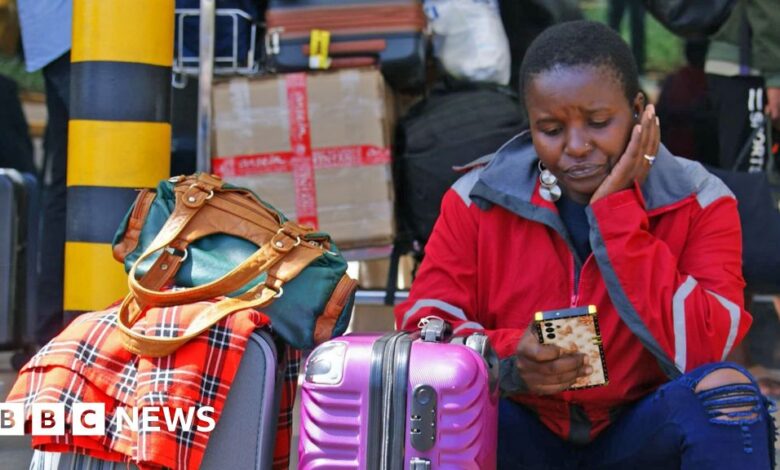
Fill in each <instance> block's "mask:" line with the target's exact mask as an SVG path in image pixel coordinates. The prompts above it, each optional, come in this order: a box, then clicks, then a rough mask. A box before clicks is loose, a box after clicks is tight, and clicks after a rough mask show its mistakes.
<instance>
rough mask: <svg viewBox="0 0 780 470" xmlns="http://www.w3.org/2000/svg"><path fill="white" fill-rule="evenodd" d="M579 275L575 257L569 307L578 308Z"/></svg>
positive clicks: (572, 261)
mask: <svg viewBox="0 0 780 470" xmlns="http://www.w3.org/2000/svg"><path fill="white" fill-rule="evenodd" d="M579 277H580V276H579V275H578V273H577V263H576V262H575V261H574V255H572V256H571V303H570V304H569V307H576V306H577V300H578V297H579V290H580V289H579V287H580V286H579V279H578V278H579Z"/></svg>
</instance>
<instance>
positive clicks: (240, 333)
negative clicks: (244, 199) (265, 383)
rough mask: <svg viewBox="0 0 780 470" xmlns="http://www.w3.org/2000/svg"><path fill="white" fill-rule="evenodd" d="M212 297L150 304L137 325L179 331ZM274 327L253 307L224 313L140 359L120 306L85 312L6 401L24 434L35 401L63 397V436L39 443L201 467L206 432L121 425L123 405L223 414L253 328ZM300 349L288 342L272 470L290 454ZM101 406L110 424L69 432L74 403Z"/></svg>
mask: <svg viewBox="0 0 780 470" xmlns="http://www.w3.org/2000/svg"><path fill="white" fill-rule="evenodd" d="M209 303H210V302H200V303H196V304H191V305H186V306H183V307H167V308H153V309H149V310H148V311H147V312H146V313H145V315H144V317H143V318H142V319H141V320H139V321H138V322H137V323H136V325H135V326H134V329H135V330H137V331H141V332H144V333H145V334H147V335H156V336H169V337H170V336H178V335H180V334H181V333H182V332H183V331H184V330H185V329H186V327H187V325H188V324H189V321H190V320H191V319H192V318H194V316H195V314H197V312H199V311H200V310H202V309H203V308H205V307H206V306H208V304H209ZM267 324H268V318H267V317H266V316H265V315H263V314H262V313H259V312H257V311H255V310H243V311H240V312H237V313H235V314H232V315H230V316H228V317H227V318H225V319H223V320H222V321H220V322H219V323H217V324H216V325H215V326H214V327H212V328H211V329H209V330H208V331H207V332H205V333H203V334H201V335H200V336H198V337H197V338H195V339H193V340H192V341H190V342H188V343H187V344H185V345H184V346H182V347H181V348H180V349H178V350H177V351H176V352H175V353H174V354H172V355H170V356H167V357H162V358H148V357H139V356H136V355H134V354H131V353H129V352H128V351H126V350H125V349H124V348H123V347H122V343H121V339H120V333H119V331H118V330H117V328H116V308H110V309H108V310H105V311H100V312H93V313H87V314H84V315H81V316H79V317H78V318H77V319H76V320H74V321H73V322H72V323H71V324H70V325H69V326H68V327H67V328H66V329H65V330H64V331H63V332H62V333H61V334H60V335H59V336H57V337H56V338H55V339H53V340H52V341H51V342H50V343H49V344H47V345H46V346H44V347H43V348H42V349H41V350H40V351H39V352H38V353H37V354H36V355H35V356H34V357H33V358H32V359H31V360H30V361H29V362H28V363H27V364H26V365H25V366H24V368H22V370H21V371H20V373H19V376H18V378H17V380H16V383H15V384H14V386H13V388H12V389H11V392H10V394H9V395H8V398H7V399H6V401H7V402H17V403H18V402H22V403H24V404H25V411H26V417H27V421H26V431H27V432H30V430H31V427H30V426H31V421H30V417H31V407H30V405H32V404H33V403H64V405H65V414H66V432H65V435H62V436H33V438H32V445H33V447H34V448H36V449H39V450H44V451H52V452H78V453H82V454H87V455H91V456H93V457H97V458H101V459H105V460H114V461H124V462H133V463H135V464H137V465H138V466H139V468H141V469H142V470H143V469H157V468H161V467H164V468H172V469H197V468H198V467H199V466H200V462H201V460H202V459H203V455H204V452H205V449H206V445H207V443H208V439H209V433H208V432H201V431H198V430H197V429H196V428H194V427H193V428H191V429H190V430H184V429H181V427H178V428H177V429H176V432H169V431H168V429H167V427H166V426H165V424H164V423H165V421H164V418H163V417H160V423H163V424H161V425H160V426H159V427H160V430H148V429H139V430H138V431H133V430H132V429H131V427H129V426H123V427H122V428H121V429H119V428H118V426H117V425H116V424H117V421H116V420H115V415H116V413H117V409H118V408H119V407H125V408H126V409H128V408H130V409H132V407H138V408H139V409H141V410H142V409H143V407H147V406H149V407H169V408H171V409H182V410H183V411H184V412H187V410H189V409H190V407H197V408H200V407H206V406H210V407H213V408H214V413H213V414H212V416H213V418H214V419H215V420H216V421H218V420H219V415H220V414H221V412H222V409H223V405H224V402H225V398H226V397H227V393H228V390H229V389H230V385H231V383H232V382H233V378H234V376H235V373H236V371H237V370H238V366H239V363H240V360H241V356H242V353H243V352H244V349H245V348H246V342H247V338H248V337H249V335H250V334H251V333H252V331H254V330H255V329H257V328H258V327H262V326H265V325H267ZM299 363H300V353H299V352H297V351H294V350H292V349H291V348H288V368H287V371H286V374H285V384H284V385H283V387H282V390H283V392H282V397H281V413H280V416H279V423H278V428H277V442H276V451H275V453H274V469H285V468H287V466H288V461H289V449H290V434H291V424H292V406H293V402H294V400H295V391H296V387H297V378H298V366H299ZM79 402H81V403H102V404H103V405H104V406H105V418H106V420H105V422H106V431H105V435H102V436H74V435H72V433H71V432H69V430H70V428H71V427H70V423H71V417H72V416H71V412H72V405H73V404H74V403H79Z"/></svg>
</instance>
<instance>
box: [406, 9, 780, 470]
mask: <svg viewBox="0 0 780 470" xmlns="http://www.w3.org/2000/svg"><path fill="white" fill-rule="evenodd" d="M521 80H522V90H521V91H522V92H523V96H524V102H525V107H526V110H527V112H528V117H529V121H530V130H529V131H528V132H525V133H523V134H520V135H519V136H517V137H515V138H514V139H513V140H511V141H510V142H508V143H506V144H505V145H504V146H503V147H502V148H501V149H499V150H498V151H497V152H496V153H495V154H494V156H493V157H492V159H490V163H489V164H487V165H486V166H484V167H477V168H475V169H473V170H471V171H470V172H469V173H467V174H466V175H464V176H463V177H462V178H461V179H460V180H458V181H457V182H456V183H455V184H454V185H453V187H452V188H451V189H450V190H449V191H448V192H447V194H446V195H445V196H444V199H443V201H442V209H441V215H440V217H439V220H438V221H437V223H436V226H435V228H434V231H433V234H432V235H431V238H430V240H429V241H428V244H427V245H426V251H425V259H424V261H423V264H422V266H421V268H420V272H419V274H418V277H417V279H416V280H415V283H414V285H413V287H412V292H411V296H410V299H409V300H408V301H407V302H405V303H403V304H401V305H400V306H398V307H397V309H396V312H395V313H396V321H397V326H398V327H399V328H404V329H413V328H415V327H416V326H417V324H418V322H419V321H420V320H422V319H424V318H425V317H428V316H437V317H441V318H445V319H447V320H448V321H450V322H451V323H452V324H453V326H454V328H455V331H456V332H463V333H467V332H469V331H475V330H483V331H484V332H485V333H486V334H487V335H488V336H489V337H490V339H491V342H492V344H493V346H494V347H495V349H496V350H497V352H498V354H499V356H500V357H501V358H502V361H501V373H502V389H503V391H504V395H505V397H506V398H504V399H502V401H501V404H500V413H499V414H500V418H499V421H500V422H499V443H498V446H499V449H498V450H499V468H501V469H514V468H517V469H558V468H594V469H608V468H621V469H622V468H648V469H649V468H652V469H657V468H680V467H682V468H686V469H694V468H695V469H700V468H707V469H719V468H724V469H725V468H751V469H768V468H774V463H773V460H774V449H773V445H772V442H773V440H774V431H773V424H772V422H771V417H770V415H769V413H768V408H769V406H770V404H769V402H768V400H766V399H765V398H764V397H763V396H762V395H761V394H760V392H759V390H758V388H757V386H756V383H755V381H754V380H753V379H752V378H751V377H750V376H749V375H748V374H747V372H746V371H745V370H743V369H742V368H740V367H739V366H737V365H734V364H730V363H724V362H721V361H723V360H724V359H725V357H726V356H727V355H728V353H729V351H730V350H731V349H732V348H733V347H734V345H735V344H737V343H738V342H739V341H741V339H742V337H743V336H744V335H745V333H746V332H747V330H748V328H749V326H750V323H751V318H750V316H749V314H748V313H747V312H746V311H745V310H744V307H743V305H744V302H743V293H742V290H743V288H744V281H743V278H742V274H741V239H740V238H741V235H740V225H739V218H738V215H737V206H736V201H735V200H734V197H733V195H732V194H731V193H730V192H729V190H728V189H727V188H726V187H725V185H723V183H722V182H721V181H720V180H718V179H717V178H715V177H714V176H712V175H710V174H709V173H707V172H706V171H705V170H704V169H703V167H702V166H701V165H700V164H698V163H696V162H692V161H689V160H684V159H680V158H677V157H674V156H672V155H671V154H670V153H669V152H668V151H666V149H665V148H664V147H663V146H661V145H660V143H659V138H660V136H659V124H658V119H657V118H656V116H655V110H654V108H653V106H652V105H646V104H645V100H644V96H643V95H642V94H641V93H640V91H639V85H638V78H637V72H636V65H635V63H634V60H633V58H632V56H631V52H630V50H629V49H628V46H627V45H626V44H625V43H624V42H623V40H622V39H621V38H620V37H619V36H618V35H617V34H615V33H614V32H612V31H611V30H610V29H609V28H607V27H606V26H603V25H601V24H598V23H593V22H587V21H577V22H570V23H563V24H561V25H558V26H554V27H552V28H550V29H548V30H546V31H545V32H544V33H542V34H541V35H540V36H539V37H538V38H537V39H536V40H535V42H534V43H533V44H532V45H531V47H530V48H529V50H528V51H527V53H526V56H525V59H524V61H523V65H522V68H521ZM584 305H595V306H596V307H597V310H598V319H599V323H600V328H601V336H602V339H603V345H604V351H605V361H606V367H607V370H608V374H609V383H608V384H607V385H604V386H599V387H595V388H588V389H579V390H568V389H569V387H570V386H571V385H572V384H573V383H574V381H575V380H577V379H578V378H580V377H583V376H587V375H589V374H590V373H591V372H592V369H591V367H590V365H589V364H588V363H587V361H586V360H585V359H584V356H583V355H582V354H577V353H567V352H565V351H563V350H561V349H559V348H557V347H555V346H551V345H541V344H539V341H538V339H537V337H536V335H535V334H534V333H533V331H532V330H531V329H530V328H529V324H530V323H531V321H532V317H533V313H534V312H537V311H540V310H552V309H560V308H566V307H574V306H584ZM770 428H771V429H770ZM770 460H771V461H772V463H770Z"/></svg>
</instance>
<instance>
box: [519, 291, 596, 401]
mask: <svg viewBox="0 0 780 470" xmlns="http://www.w3.org/2000/svg"><path fill="white" fill-rule="evenodd" d="M534 323H535V324H536V330H537V334H538V335H539V342H540V343H543V344H554V345H556V346H558V347H560V348H561V349H563V350H565V351H568V352H572V353H574V352H578V353H582V354H585V355H586V356H588V359H589V362H588V364H589V365H590V366H591V367H592V368H593V372H592V373H591V374H590V375H588V376H585V377H579V378H578V379H577V381H576V382H574V384H573V385H572V386H571V387H569V388H568V390H581V389H583V388H590V387H598V386H600V385H606V384H608V383H609V376H608V375H607V363H606V361H605V360H604V345H603V344H602V342H601V334H600V332H599V322H598V317H597V313H596V306H595V305H588V306H585V307H573V308H565V309H559V310H546V311H543V312H536V314H535V315H534Z"/></svg>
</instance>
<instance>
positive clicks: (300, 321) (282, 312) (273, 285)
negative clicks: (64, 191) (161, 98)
mask: <svg viewBox="0 0 780 470" xmlns="http://www.w3.org/2000/svg"><path fill="white" fill-rule="evenodd" d="M114 257H115V258H116V259H117V260H119V261H122V262H124V263H125V267H126V269H127V270H128V272H129V276H128V285H129V288H130V293H129V294H128V295H127V297H126V298H125V299H124V301H123V302H122V304H121V307H120V309H119V311H118V326H119V329H120V331H121V332H122V334H123V335H124V345H125V347H126V348H127V349H128V350H129V351H132V352H134V353H136V354H142V355H146V356H152V357H159V356H164V355H168V354H170V353H171V352H172V351H174V350H175V349H177V348H178V347H180V346H181V345H182V344H184V343H186V342H187V341H189V340H190V339H192V338H193V337H195V336H197V335H199V334H200V333H202V332H204V331H205V330H207V329H208V328H209V327H211V326H212V325H214V324H215V323H216V322H218V321H219V320H220V319H222V318H224V317H225V316H227V315H230V314H231V313H233V312H236V311H239V310H243V309H246V308H254V309H258V310H260V311H262V312H263V313H264V314H266V315H268V317H269V318H270V319H271V327H272V329H273V330H274V331H275V332H276V333H278V334H279V336H280V337H282V338H283V339H284V340H285V341H287V342H288V343H290V344H291V345H293V346H295V347H298V348H311V347H313V346H315V345H316V344H318V343H320V342H322V341H325V340H327V339H329V338H331V337H333V336H338V335H340V334H342V333H343V332H344V330H345V329H346V327H347V324H348V323H349V318H350V315H351V310H352V304H353V301H354V293H355V289H356V287H357V283H356V281H355V280H353V279H351V278H350V277H349V276H348V275H347V274H346V269H347V263H346V261H345V260H344V258H343V257H342V256H341V254H340V253H339V251H338V248H337V247H336V245H335V244H334V243H333V242H332V241H331V240H330V237H329V236H328V234H326V233H322V232H316V231H314V230H313V229H312V228H310V227H305V226H301V225H298V224H296V223H295V222H292V221H289V220H287V219H286V218H285V217H284V215H283V214H281V213H280V212H279V211H277V210H276V209H274V208H273V207H272V206H270V205H268V204H266V203H265V202H263V201H262V200H261V199H260V198H258V197H257V196H256V195H255V194H254V193H252V192H251V191H249V190H247V189H244V188H238V187H235V186H231V185H228V184H226V183H225V182H224V181H222V180H221V179H220V178H219V177H217V176H213V175H207V174H203V173H201V174H196V175H192V176H187V177H184V176H181V177H177V178H172V179H171V180H166V181H163V182H161V183H160V184H159V185H158V187H157V189H156V190H150V189H144V190H141V191H140V192H139V194H138V197H137V198H136V201H135V203H134V205H133V207H131V209H130V211H129V212H128V215H127V216H126V218H125V220H124V221H123V223H122V225H121V226H120V228H119V230H118V232H117V234H116V236H115V238H114ZM171 286H172V287H177V289H167V287H171ZM220 296H224V297H225V298H224V299H222V300H220V301H219V302H217V303H215V304H213V305H212V306H210V307H209V308H207V309H205V310H203V311H202V312H201V313H200V315H199V316H198V317H197V318H196V319H194V320H193V321H192V322H191V324H190V325H189V327H188V328H187V330H186V331H185V332H184V333H183V334H181V335H180V336H176V337H160V336H146V335H143V334H141V333H139V332H137V331H134V330H133V329H132V326H133V324H134V323H135V322H136V321H137V320H138V318H139V317H140V316H141V315H142V313H143V312H144V311H145V308H146V307H165V306H172V305H183V304H189V303H194V302H198V301H202V300H206V299H212V298H215V297H220Z"/></svg>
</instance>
